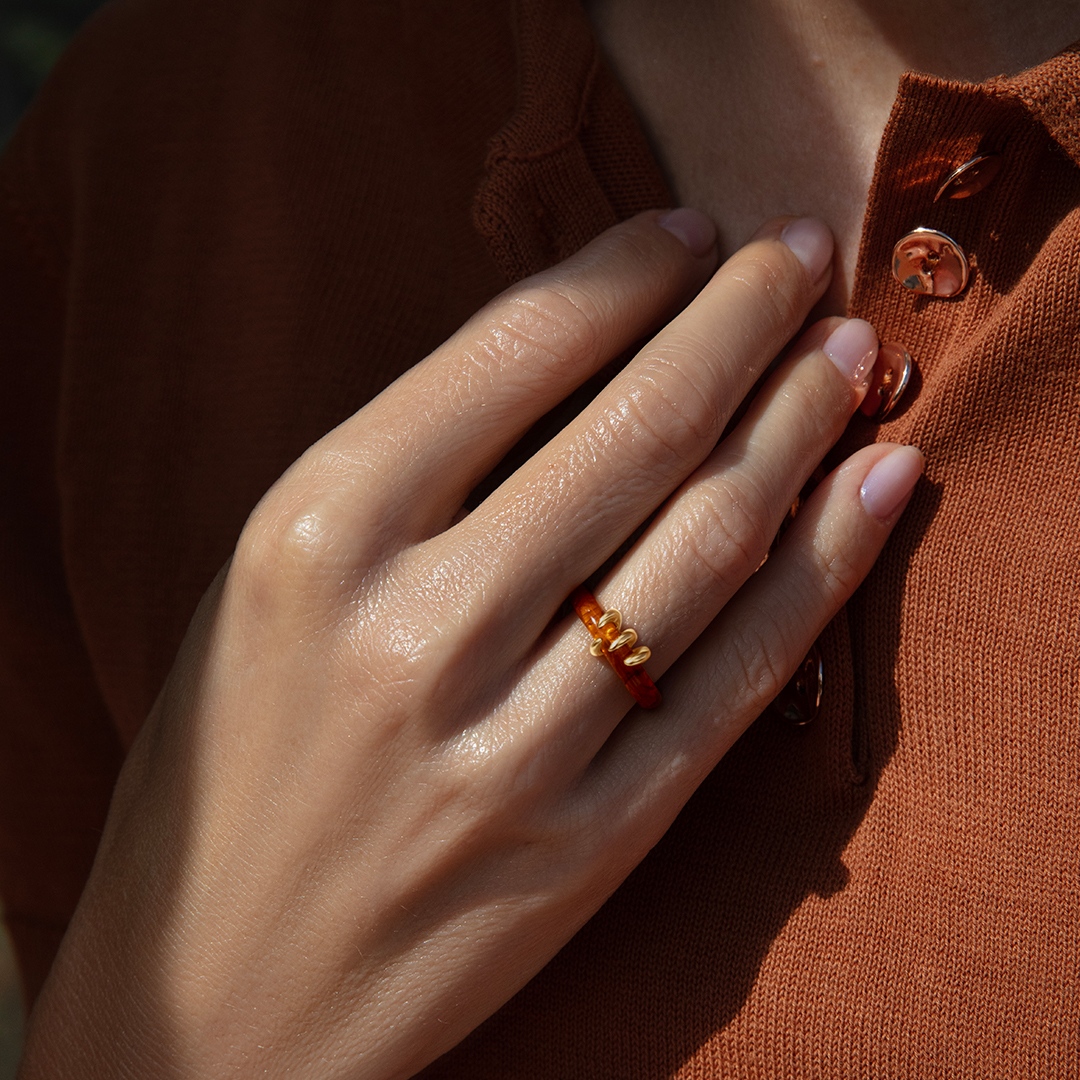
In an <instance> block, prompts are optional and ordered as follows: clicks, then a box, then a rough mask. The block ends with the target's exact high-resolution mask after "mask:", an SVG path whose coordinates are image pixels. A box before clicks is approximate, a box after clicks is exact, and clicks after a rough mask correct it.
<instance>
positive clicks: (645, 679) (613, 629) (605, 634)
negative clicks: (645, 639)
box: [570, 586, 660, 709]
mask: <svg viewBox="0 0 1080 1080" xmlns="http://www.w3.org/2000/svg"><path fill="white" fill-rule="evenodd" d="M570 603H571V604H573V605H574V610H575V611H576V612H577V614H578V618H579V619H581V621H582V622H583V623H584V624H585V628H586V629H587V630H588V631H589V633H590V634H592V637H593V640H592V644H591V645H590V646H589V652H591V653H592V654H593V656H602V657H605V658H606V659H607V662H608V663H609V664H610V665H611V666H612V667H613V668H614V669H615V673H616V674H617V675H618V676H619V678H620V679H622V681H623V683H624V684H625V685H626V689H627V690H629V691H630V693H631V694H633V696H634V700H635V701H636V702H637V703H638V704H639V705H640V706H641V707H642V708H643V709H655V708H656V706H657V705H659V704H660V691H659V690H657V689H656V684H655V683H654V682H653V681H652V679H650V678H649V676H648V675H646V674H645V668H644V666H643V665H644V663H645V661H646V660H648V659H649V656H650V653H649V649H648V647H647V646H645V645H638V643H637V639H638V636H637V633H636V632H635V631H634V630H630V629H629V628H627V629H625V630H624V629H623V625H622V616H621V615H620V614H619V612H618V611H616V610H615V609H614V608H609V609H608V610H607V611H605V610H604V609H603V608H602V607H601V606H600V603H599V601H598V600H597V599H596V597H595V596H593V594H592V593H591V592H589V590H588V589H586V588H585V587H584V586H581V587H580V588H577V589H575V590H574V594H573V596H571V597H570Z"/></svg>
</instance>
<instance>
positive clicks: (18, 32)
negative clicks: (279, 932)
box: [0, 0, 102, 1080]
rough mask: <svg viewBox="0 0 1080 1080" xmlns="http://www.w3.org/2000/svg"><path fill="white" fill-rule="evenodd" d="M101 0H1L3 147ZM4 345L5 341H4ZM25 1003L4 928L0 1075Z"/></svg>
mask: <svg viewBox="0 0 1080 1080" xmlns="http://www.w3.org/2000/svg"><path fill="white" fill-rule="evenodd" d="M101 3H102V0H0V147H3V146H4V145H5V144H6V143H7V141H8V139H9V138H10V136H11V133H12V132H13V131H14V130H15V125H16V124H17V123H18V122H19V117H20V116H21V115H22V114H23V112H24V110H25V109H26V106H27V105H29V104H30V101H31V99H32V98H33V96H34V94H35V93H36V92H37V88H38V87H39V86H40V85H41V83H42V82H43V81H44V79H45V77H46V75H48V73H49V69H50V68H51V67H52V66H53V64H54V63H55V62H56V59H57V57H58V56H59V55H60V53H61V52H63V50H64V48H65V47H66V45H67V43H68V42H69V41H70V40H71V38H72V37H73V36H74V34H75V32H76V31H77V30H78V29H79V27H80V26H81V25H82V24H83V22H84V21H85V20H86V19H87V17H88V16H90V15H91V14H92V13H93V12H94V11H95V10H96V9H97V8H99V7H100V6H101ZM0 347H2V346H0ZM21 1028H22V1023H21V1006H20V1003H19V993H18V987H17V981H16V977H15V971H14V967H13V965H12V963H11V956H10V953H9V951H8V949H7V939H6V937H4V935H3V934H2V933H0V1080H11V1078H12V1077H14V1075H15V1065H16V1062H17V1060H18V1055H19V1041H20V1032H21Z"/></svg>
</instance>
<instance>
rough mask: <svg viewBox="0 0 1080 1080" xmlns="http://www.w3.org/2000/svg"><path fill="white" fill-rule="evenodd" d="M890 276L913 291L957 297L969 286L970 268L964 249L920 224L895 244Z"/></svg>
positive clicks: (941, 234)
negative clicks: (891, 274)
mask: <svg viewBox="0 0 1080 1080" xmlns="http://www.w3.org/2000/svg"><path fill="white" fill-rule="evenodd" d="M892 273H893V277H894V278H896V280H897V281H898V282H900V284H901V285H903V286H904V288H905V289H910V290H911V291H912V292H916V293H922V294H923V295H925V296H956V295H957V294H958V293H961V292H963V291H964V287H965V286H966V285H967V283H968V277H969V275H970V267H969V264H968V258H967V255H966V254H965V253H964V249H963V248H962V247H961V246H960V245H959V244H958V243H957V242H956V241H955V240H954V239H953V238H952V237H951V236H947V235H946V234H945V233H943V232H941V231H939V230H938V229H927V228H925V227H924V226H921V225H920V226H919V228H917V229H912V231H911V232H909V233H907V235H905V236H902V237H901V238H900V239H899V240H898V241H897V242H896V247H894V248H893V261H892Z"/></svg>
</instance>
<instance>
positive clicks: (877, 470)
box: [859, 446, 926, 521]
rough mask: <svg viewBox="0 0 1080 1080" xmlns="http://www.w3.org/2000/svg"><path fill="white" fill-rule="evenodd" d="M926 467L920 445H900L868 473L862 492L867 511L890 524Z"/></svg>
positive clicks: (860, 496)
mask: <svg viewBox="0 0 1080 1080" xmlns="http://www.w3.org/2000/svg"><path fill="white" fill-rule="evenodd" d="M925 465H926V459H925V458H924V457H923V455H922V451H921V450H920V449H919V448H918V447H917V446H898V447H897V448H896V449H895V450H893V451H892V452H891V453H889V454H887V455H886V456H885V457H883V458H882V459H881V460H880V461H879V462H878V463H877V464H876V465H875V466H874V467H873V468H872V469H871V470H870V471H869V472H868V473H867V474H866V479H865V480H864V481H863V484H862V488H861V489H860V490H859V498H860V499H862V504H863V508H864V509H865V510H866V512H867V513H868V514H870V515H872V516H873V517H876V518H877V519H878V520H879V521H888V519H889V518H891V517H892V516H893V514H895V513H896V510H897V508H898V507H899V506H900V504H901V503H902V502H903V501H904V500H905V499H906V498H907V497H908V495H910V494H911V490H912V488H914V487H915V482H916V481H917V480H918V479H919V477H920V476H921V475H922V471H923V468H924V467H925Z"/></svg>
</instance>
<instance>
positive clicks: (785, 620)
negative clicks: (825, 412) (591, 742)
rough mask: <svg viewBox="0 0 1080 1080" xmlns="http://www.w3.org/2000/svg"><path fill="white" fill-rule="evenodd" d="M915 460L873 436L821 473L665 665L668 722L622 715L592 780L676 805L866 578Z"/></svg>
mask: <svg viewBox="0 0 1080 1080" xmlns="http://www.w3.org/2000/svg"><path fill="white" fill-rule="evenodd" d="M923 466H924V459H923V456H922V454H921V453H920V452H919V450H917V449H916V448H914V447H905V446H896V445H891V444H887V443H882V444H875V445H873V446H869V447H866V448H864V449H863V450H861V451H859V452H858V453H857V454H855V455H854V456H853V457H851V458H850V459H849V460H848V461H847V462H845V463H844V464H843V465H842V466H841V467H840V468H839V469H838V470H836V472H835V473H833V474H832V475H831V476H830V477H828V478H827V479H826V480H825V481H824V482H823V483H822V484H821V485H820V486H819V488H818V489H817V490H816V491H815V492H814V495H813V496H812V497H811V499H810V500H809V501H808V502H807V504H806V506H804V507H803V508H802V509H801V510H800V512H799V516H798V517H797V518H796V520H795V523H794V524H793V526H792V528H791V529H790V530H789V531H788V533H787V534H785V537H784V540H783V542H782V543H781V545H780V547H779V548H778V549H777V551H776V553H775V554H774V555H773V556H772V557H770V559H769V561H768V562H767V563H766V564H765V566H764V567H763V568H762V569H761V571H760V572H759V573H758V574H756V575H755V576H754V577H753V578H752V579H751V580H750V581H749V582H748V583H747V584H746V586H745V587H744V588H743V589H742V590H741V591H740V592H739V593H738V595H737V596H736V597H735V598H734V599H733V600H732V601H731V602H730V603H729V604H728V605H727V606H726V607H725V608H724V610H723V612H722V613H721V614H720V615H719V617H718V618H717V619H716V620H715V621H714V622H713V624H712V625H711V626H710V627H709V628H708V630H707V631H706V632H705V633H704V634H702V635H701V637H700V638H699V639H698V640H697V641H696V642H695V644H694V645H693V646H692V648H690V649H689V650H688V651H687V652H686V653H684V654H683V656H682V657H681V658H680V659H679V660H678V661H677V662H676V663H675V665H674V666H673V667H672V669H671V671H670V673H669V675H668V677H667V679H666V680H665V693H666V697H665V710H666V719H665V723H664V724H662V725H657V724H655V723H653V724H651V725H650V723H649V719H648V717H649V714H641V713H634V714H631V715H630V716H629V717H627V719H626V720H625V721H624V722H623V724H622V725H620V726H619V728H618V729H617V730H616V731H615V733H614V735H613V736H612V742H611V745H610V746H608V747H605V748H604V754H603V758H604V761H603V762H600V763H598V766H597V768H598V770H599V772H601V773H603V777H602V778H601V777H598V776H596V775H593V776H591V778H590V783H593V784H596V783H601V784H603V785H609V786H608V791H607V796H608V797H612V798H615V799H626V798H628V797H630V795H631V793H633V798H634V800H635V802H638V801H639V800H640V799H642V798H644V799H648V800H656V801H657V802H658V803H659V805H660V809H659V810H658V812H659V813H660V814H661V816H663V815H664V814H667V813H670V814H672V816H673V815H674V813H675V812H677V810H678V808H679V807H681V805H682V803H683V802H684V801H685V799H686V798H687V797H688V796H689V794H690V793H691V792H692V791H693V789H694V787H696V785H697V784H698V783H700V781H701V780H702V779H703V778H704V776H705V775H706V774H707V772H708V771H709V770H710V769H711V768H712V767H713V766H714V765H715V763H716V762H717V761H719V759H720V758H721V757H722V756H723V754H724V753H725V752H726V751H727V750H728V749H729V748H730V747H731V745H732V744H733V743H734V742H735V740H736V739H737V738H738V737H739V736H740V735H741V734H742V732H743V731H744V730H745V729H746V727H747V726H748V725H749V724H750V723H751V722H752V721H753V720H754V719H755V718H756V717H757V716H758V715H760V713H761V712H762V710H763V709H764V708H765V706H766V705H767V704H768V702H769V701H771V700H772V698H773V697H774V696H775V695H776V694H777V693H778V692H779V691H780V689H781V688H782V687H783V686H784V685H785V684H786V683H787V681H788V679H789V678H790V677H791V675H792V674H793V673H794V671H795V669H796V668H797V666H798V665H799V663H800V662H801V661H802V659H803V657H804V656H805V655H806V652H807V650H808V649H809V648H810V646H811V644H812V643H813V642H814V640H815V639H816V638H817V637H818V635H819V634H820V633H821V631H822V630H823V629H824V628H825V626H826V625H827V624H828V622H829V621H830V620H831V619H832V618H834V617H835V615H836V614H837V612H838V611H839V610H840V609H841V607H842V606H843V605H844V604H845V603H846V602H847V600H848V599H849V598H850V596H851V594H852V593H853V592H854V591H855V589H856V588H857V587H858V585H859V584H860V583H861V582H862V580H863V579H864V578H865V576H866V574H867V573H868V572H869V570H870V568H871V566H872V565H873V563H874V561H875V559H876V558H877V556H878V554H879V553H880V551H881V548H882V546H883V545H884V543H885V541H886V540H887V538H888V536H889V534H890V533H891V531H892V529H893V527H894V526H895V524H896V522H897V520H898V519H899V517H900V515H901V514H902V513H903V510H904V508H905V507H906V506H907V503H908V501H909V499H910V496H911V492H912V490H913V488H914V486H915V484H916V482H917V480H918V478H919V476H920V475H921V473H922V470H923ZM660 652H661V658H660V662H661V665H662V664H663V653H664V649H663V648H661V650H660ZM659 670H662V667H661V668H660V669H659ZM660 774H664V779H663V781H662V782H657V777H658V776H659V775H660Z"/></svg>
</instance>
